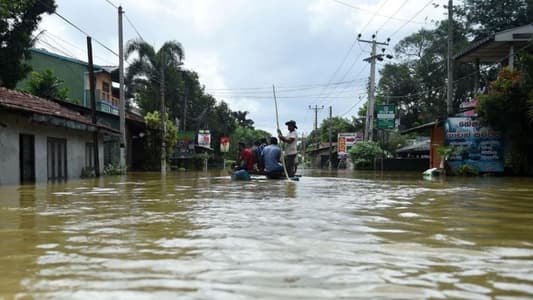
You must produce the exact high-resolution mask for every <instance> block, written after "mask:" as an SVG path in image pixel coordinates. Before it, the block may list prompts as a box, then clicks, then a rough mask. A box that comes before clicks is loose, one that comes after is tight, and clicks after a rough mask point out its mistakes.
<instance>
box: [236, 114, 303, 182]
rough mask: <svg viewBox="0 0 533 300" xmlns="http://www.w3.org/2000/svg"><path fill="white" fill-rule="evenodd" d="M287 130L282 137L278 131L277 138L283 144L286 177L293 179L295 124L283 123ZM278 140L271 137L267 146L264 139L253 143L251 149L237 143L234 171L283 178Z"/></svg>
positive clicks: (296, 137) (295, 142) (295, 153)
mask: <svg viewBox="0 0 533 300" xmlns="http://www.w3.org/2000/svg"><path fill="white" fill-rule="evenodd" d="M285 125H287V128H288V130H289V133H288V135H286V136H284V135H283V134H282V132H281V130H279V129H278V138H279V139H280V140H281V141H283V142H284V143H285V165H286V168H287V175H288V176H289V177H293V176H294V174H295V173H296V167H297V161H296V156H297V153H298V152H297V147H296V144H297V141H298V134H297V133H296V129H298V127H297V126H296V122H295V121H293V120H291V121H288V122H286V123H285ZM278 138H276V137H271V138H270V143H269V144H268V145H267V143H266V142H267V140H266V139H264V138H263V139H261V140H258V141H256V142H254V145H253V146H252V147H251V148H248V147H246V144H245V143H244V142H239V154H238V157H237V160H236V162H235V165H234V166H233V170H234V171H241V170H245V171H246V172H248V173H249V174H261V175H266V176H267V177H268V178H273V179H274V178H280V177H285V174H284V170H283V164H282V163H281V148H280V147H279V145H278Z"/></svg>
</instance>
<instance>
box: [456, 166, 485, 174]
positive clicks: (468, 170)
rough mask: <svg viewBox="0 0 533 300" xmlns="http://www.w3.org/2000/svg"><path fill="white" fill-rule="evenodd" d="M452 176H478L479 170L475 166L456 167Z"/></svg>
mask: <svg viewBox="0 0 533 300" xmlns="http://www.w3.org/2000/svg"><path fill="white" fill-rule="evenodd" d="M454 174H455V175H458V176H478V175H479V170H478V169H477V168H476V167H475V166H472V165H467V164H465V165H460V166H459V167H457V168H456V169H455V172H454Z"/></svg>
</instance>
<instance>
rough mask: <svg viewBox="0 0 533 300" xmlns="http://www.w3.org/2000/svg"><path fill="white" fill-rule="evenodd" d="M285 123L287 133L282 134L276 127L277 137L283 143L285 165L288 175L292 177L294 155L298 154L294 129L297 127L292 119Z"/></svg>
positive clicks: (294, 168) (296, 136) (294, 171)
mask: <svg viewBox="0 0 533 300" xmlns="http://www.w3.org/2000/svg"><path fill="white" fill-rule="evenodd" d="M285 125H287V129H288V130H289V134H288V135H287V136H283V134H282V133H281V130H279V129H278V138H279V139H280V140H282V141H283V142H284V143H285V165H286V167H287V173H288V175H289V177H293V176H294V173H296V155H297V154H298V149H297V147H296V144H297V143H298V133H297V132H296V129H298V126H296V122H295V121H293V120H290V121H287V122H286V123H285Z"/></svg>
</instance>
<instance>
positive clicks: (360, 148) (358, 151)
mask: <svg viewBox="0 0 533 300" xmlns="http://www.w3.org/2000/svg"><path fill="white" fill-rule="evenodd" d="M383 154H384V152H383V149H381V148H380V147H379V145H378V144H377V143H376V142H372V141H367V142H358V143H356V144H355V145H354V146H353V147H352V149H350V157H351V158H352V162H353V165H354V168H355V169H362V170H370V169H372V168H373V162H374V160H375V159H376V158H378V157H381V156H382V155H383Z"/></svg>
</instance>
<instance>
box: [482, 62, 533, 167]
mask: <svg viewBox="0 0 533 300" xmlns="http://www.w3.org/2000/svg"><path fill="white" fill-rule="evenodd" d="M520 63H521V70H514V71H511V70H510V69H507V68H504V69H502V70H501V71H500V74H499V75H498V78H497V79H496V80H495V81H493V82H491V84H490V88H489V92H488V93H487V94H486V95H481V96H480V97H479V106H478V110H477V111H478V115H479V118H480V120H481V121H482V122H483V123H485V124H488V125H490V126H491V127H492V128H494V129H496V130H499V131H501V132H502V133H503V134H504V135H505V136H506V137H507V138H508V139H509V140H510V146H511V148H510V149H511V159H510V162H511V167H512V169H513V172H515V173H517V174H528V173H529V174H531V173H533V170H531V166H530V163H531V162H533V155H532V154H530V153H531V151H530V150H531V147H532V146H533V137H532V135H531V132H532V131H533V122H531V110H532V106H533V100H531V98H532V97H531V96H532V90H533V76H532V74H533V57H532V56H530V55H526V54H522V55H521V57H520Z"/></svg>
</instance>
